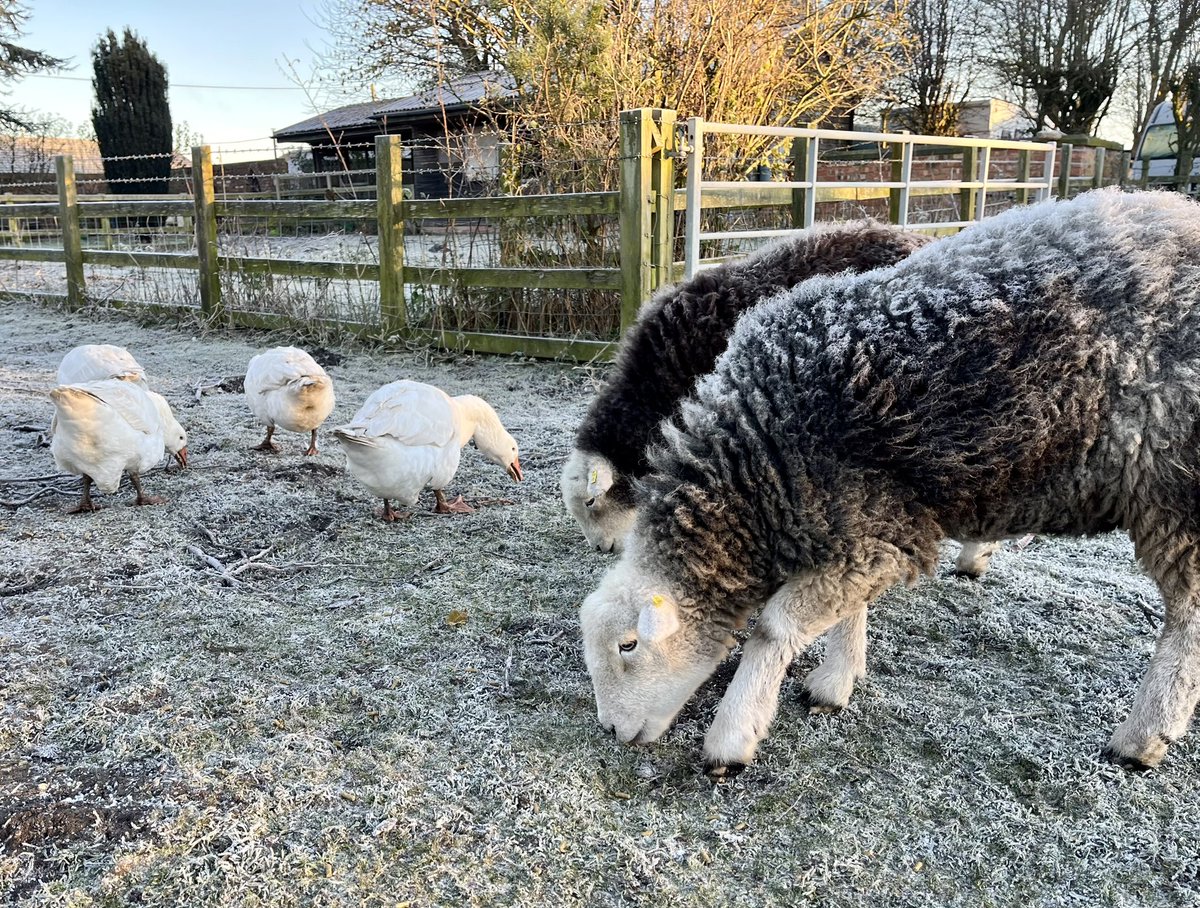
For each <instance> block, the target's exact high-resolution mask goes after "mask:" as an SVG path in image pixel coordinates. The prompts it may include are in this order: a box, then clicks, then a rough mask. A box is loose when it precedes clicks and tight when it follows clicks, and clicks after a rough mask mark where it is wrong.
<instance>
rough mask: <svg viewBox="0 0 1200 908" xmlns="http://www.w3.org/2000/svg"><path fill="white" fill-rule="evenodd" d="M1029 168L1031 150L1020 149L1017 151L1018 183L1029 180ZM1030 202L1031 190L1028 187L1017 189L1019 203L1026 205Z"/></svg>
mask: <svg viewBox="0 0 1200 908" xmlns="http://www.w3.org/2000/svg"><path fill="white" fill-rule="evenodd" d="M1029 170H1030V168H1029V152H1028V151H1026V150H1022V151H1018V152H1017V182H1018V183H1028V182H1029ZM1028 203H1029V190H1028V189H1018V190H1017V204H1018V205H1026V204H1028Z"/></svg>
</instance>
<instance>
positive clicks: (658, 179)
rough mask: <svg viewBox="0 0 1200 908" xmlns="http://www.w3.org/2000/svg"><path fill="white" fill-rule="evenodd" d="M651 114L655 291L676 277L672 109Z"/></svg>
mask: <svg viewBox="0 0 1200 908" xmlns="http://www.w3.org/2000/svg"><path fill="white" fill-rule="evenodd" d="M651 115H652V118H653V120H652V122H653V123H654V127H655V130H656V133H657V136H656V139H655V141H654V143H653V148H652V149H651V160H650V192H651V195H652V196H653V198H654V200H653V202H652V205H653V213H652V217H651V219H650V230H651V241H650V260H651V271H650V278H651V286H650V289H651V290H657V289H658V288H659V287H664V286H666V285H667V284H669V283H671V282H672V281H673V280H674V279H675V147H676V146H675V111H673V110H654V111H652V112H651Z"/></svg>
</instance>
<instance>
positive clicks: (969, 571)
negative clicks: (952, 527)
mask: <svg viewBox="0 0 1200 908" xmlns="http://www.w3.org/2000/svg"><path fill="white" fill-rule="evenodd" d="M998 548H1000V543H998V542H964V543H963V544H962V548H961V549H960V550H959V552H958V558H956V559H955V560H954V573H956V574H961V575H962V576H964V577H982V576H983V575H984V572H985V571H987V569H988V565H989V564H991V561H992V555H993V553H995V551H996V550H997V549H998Z"/></svg>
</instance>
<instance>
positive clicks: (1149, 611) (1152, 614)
mask: <svg viewBox="0 0 1200 908" xmlns="http://www.w3.org/2000/svg"><path fill="white" fill-rule="evenodd" d="M1137 606H1138V608H1140V609H1141V610H1142V614H1143V615H1145V616H1146V623H1147V624H1149V625H1150V628H1151V630H1155V629H1157V628H1158V626H1159V625H1160V624H1162V623H1163V614H1162V612H1160V611H1158V610H1157V609H1153V608H1151V607H1150V606H1149V605H1147V604H1146V603H1145V602H1144V601H1143V600H1142V599H1141V598H1140V597H1139V599H1138V601H1137Z"/></svg>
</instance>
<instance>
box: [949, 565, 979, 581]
mask: <svg viewBox="0 0 1200 908" xmlns="http://www.w3.org/2000/svg"><path fill="white" fill-rule="evenodd" d="M985 573H987V568H984V569H983V570H966V569H964V568H960V567H954V568H951V569H950V570H948V571H947V572H946V574H945V576H947V577H956V578H958V579H960V580H978V579H979V578H980V577H982V576H983V575H984V574H985Z"/></svg>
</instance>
